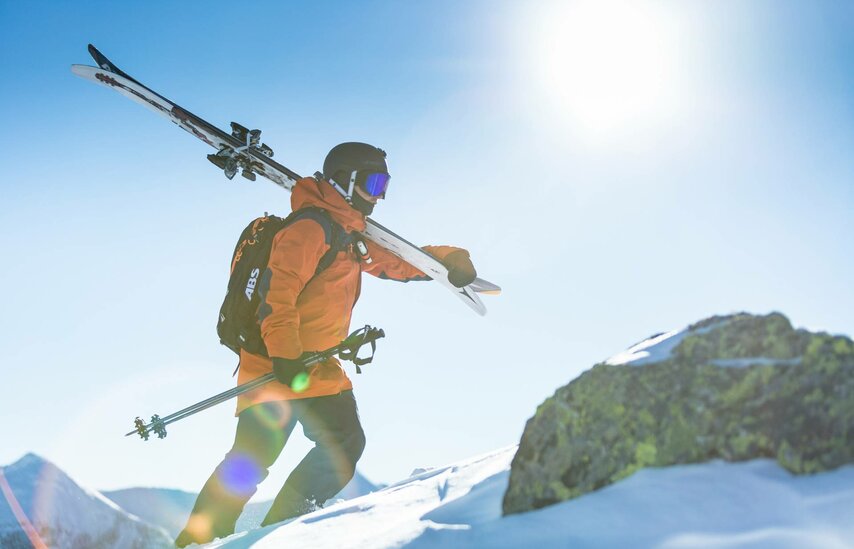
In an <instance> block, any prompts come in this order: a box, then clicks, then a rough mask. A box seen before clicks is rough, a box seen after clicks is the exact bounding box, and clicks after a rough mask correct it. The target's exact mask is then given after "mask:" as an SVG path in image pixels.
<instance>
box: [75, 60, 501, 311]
mask: <svg viewBox="0 0 854 549" xmlns="http://www.w3.org/2000/svg"><path fill="white" fill-rule="evenodd" d="M89 53H90V54H91V55H92V58H93V59H94V60H95V62H96V63H97V64H98V66H97V67H90V66H87V65H72V66H71V71H72V72H73V73H74V74H76V75H77V76H80V77H81V78H85V79H86V80H91V81H92V82H95V83H98V84H102V85H104V86H107V87H109V88H112V89H114V90H116V91H117V92H119V93H121V94H122V95H124V96H126V97H128V98H130V99H131V100H133V101H135V102H137V103H140V104H141V105H143V106H145V107H148V108H149V109H151V110H153V111H154V112H156V113H157V114H159V115H161V116H163V117H165V118H167V119H169V120H171V121H172V122H174V123H175V124H177V125H178V126H179V127H181V128H183V129H184V130H186V131H187V132H189V133H191V134H193V135H194V136H196V137H197V138H198V139H201V140H202V141H204V142H205V143H207V144H208V145H210V146H212V147H213V148H215V149H216V151H217V152H216V153H214V154H210V155H208V159H209V160H210V161H211V162H212V163H213V164H215V165H216V166H217V167H218V168H220V169H222V170H223V172H224V173H225V175H226V177H228V178H229V179H231V178H233V177H234V176H235V175H237V174H238V173H240V174H241V175H242V176H243V177H245V178H246V179H249V180H252V181H254V180H255V179H256V176H257V175H260V176H262V177H265V178H266V179H269V180H270V181H272V182H273V183H275V184H276V185H278V186H280V187H282V188H283V189H285V190H288V191H290V190H291V189H292V188H293V186H294V184H295V183H296V182H297V180H298V179H300V176H299V175H298V174H297V173H295V172H293V171H291V170H290V169H288V168H286V167H285V166H283V165H281V164H279V163H278V162H276V161H275V160H273V159H272V157H273V150H272V149H271V148H270V147H269V146H267V145H266V144H264V143H261V131H260V130H250V129H248V128H245V127H244V126H241V125H240V124H237V123H235V122H232V123H231V133H226V132H224V131H222V130H220V129H219V128H217V127H216V126H213V125H212V124H210V123H208V122H206V121H205V120H203V119H202V118H199V117H198V116H196V115H195V114H193V113H191V112H190V111H188V110H186V109H183V108H181V107H179V106H178V105H176V104H175V103H173V102H172V101H170V100H168V99H166V98H165V97H163V96H162V95H160V94H158V93H156V92H154V91H153V90H151V89H150V88H148V87H146V86H145V85H143V84H141V83H140V82H139V81H138V80H135V79H134V78H133V77H131V76H130V75H128V74H127V73H125V72H124V71H122V70H121V69H119V68H118V67H117V66H116V65H115V64H113V63H112V62H111V61H110V60H109V59H107V58H106V57H105V56H104V55H103V54H102V53H101V52H99V51H98V50H97V49H96V48H95V47H94V46H92V45H91V44H89ZM364 236H365V237H367V238H368V239H370V240H372V241H373V242H375V243H377V244H379V245H380V246H383V247H384V248H386V249H388V250H389V251H391V252H392V253H394V254H395V255H397V256H398V257H400V258H401V259H403V260H404V261H406V262H408V263H410V264H411V265H414V266H415V267H417V268H418V269H420V270H421V271H422V272H424V273H425V274H427V275H428V276H430V277H431V278H432V279H433V280H436V281H438V282H439V283H440V284H442V285H443V286H445V287H446V288H448V289H449V290H450V291H451V292H453V293H454V294H455V295H456V296H457V297H459V298H460V299H461V300H462V301H463V302H464V303H466V305H468V306H469V307H471V308H472V309H473V310H474V311H476V312H477V313H478V314H480V315H485V314H486V307H485V306H484V304H483V302H482V301H481V300H480V297H479V296H478V293H485V294H499V293H500V292H501V288H500V287H498V286H496V285H495V284H492V283H491V282H487V281H486V280H483V279H482V278H477V279H475V281H474V282H472V283H471V284H469V285H468V286H464V287H462V288H457V287H455V286H454V285H453V284H451V282H450V281H449V280H448V270H447V268H445V266H444V265H442V263H441V262H439V261H438V260H437V259H436V258H435V257H433V256H432V255H430V254H428V253H427V252H425V251H424V250H422V249H421V248H419V247H418V246H416V245H415V244H412V243H411V242H409V241H408V240H406V239H404V238H403V237H401V236H399V235H397V234H395V233H394V232H392V231H391V230H389V229H387V228H386V227H384V226H382V225H380V224H379V223H377V222H376V221H374V220H373V219H370V218H368V219H367V227H366V229H365V232H364Z"/></svg>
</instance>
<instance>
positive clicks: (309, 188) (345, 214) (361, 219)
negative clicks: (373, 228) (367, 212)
mask: <svg viewBox="0 0 854 549" xmlns="http://www.w3.org/2000/svg"><path fill="white" fill-rule="evenodd" d="M310 206H314V207H317V208H323V209H324V210H326V211H327V212H329V215H331V216H332V219H334V220H335V222H336V223H338V224H339V225H341V226H342V227H344V230H346V231H348V232H349V231H359V232H362V231H364V230H365V216H364V215H362V214H361V213H360V212H358V211H357V210H356V209H354V208H353V207H352V206H350V204H348V203H347V201H346V200H344V197H342V196H341V195H340V194H338V191H336V190H335V189H334V188H333V187H332V185H330V184H329V183H327V182H326V181H318V180H317V179H315V178H313V177H303V178H302V179H300V180H299V181H297V182H296V185H294V188H293V191H292V194H291V208H292V209H293V211H297V210H299V209H300V208H307V207H310Z"/></svg>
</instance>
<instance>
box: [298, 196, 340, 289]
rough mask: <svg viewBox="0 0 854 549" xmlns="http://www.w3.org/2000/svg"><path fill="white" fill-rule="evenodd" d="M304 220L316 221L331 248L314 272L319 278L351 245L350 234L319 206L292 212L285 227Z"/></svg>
mask: <svg viewBox="0 0 854 549" xmlns="http://www.w3.org/2000/svg"><path fill="white" fill-rule="evenodd" d="M302 219H311V220H313V221H316V222H317V223H318V224H319V225H320V226H321V227H322V228H323V235H324V238H325V241H326V244H327V245H328V246H329V250H327V251H326V253H325V254H323V256H322V257H321V258H320V261H319V262H318V264H317V269H316V270H315V271H314V275H315V276H317V275H319V274H320V273H321V272H322V271H323V270H325V269H326V268H327V267H329V266H330V265H332V262H333V261H335V257H336V256H337V255H338V252H340V251H341V250H343V249H344V248H345V247H346V246H347V245H348V244H349V239H348V238H347V237H348V234H347V233H346V232H345V231H344V227H342V226H341V225H339V224H338V223H336V222H335V221H334V220H333V219H332V216H331V215H329V212H327V211H326V210H324V209H323V208H318V207H317V206H309V207H306V208H300V209H299V210H296V211H295V212H292V213H291V214H290V215H289V216H288V217H287V222H286V225H285V226H287V225H290V224H292V223H295V222H297V221H300V220H302Z"/></svg>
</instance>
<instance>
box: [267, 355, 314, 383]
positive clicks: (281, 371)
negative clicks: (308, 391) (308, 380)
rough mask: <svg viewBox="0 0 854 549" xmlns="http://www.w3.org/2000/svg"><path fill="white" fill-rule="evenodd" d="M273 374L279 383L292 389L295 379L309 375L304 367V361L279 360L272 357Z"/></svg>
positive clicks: (294, 359)
mask: <svg viewBox="0 0 854 549" xmlns="http://www.w3.org/2000/svg"><path fill="white" fill-rule="evenodd" d="M272 361H273V373H274V374H275V375H276V379H277V380H278V381H279V383H284V384H285V385H287V386H288V387H290V386H291V385H292V384H293V382H294V378H295V377H297V376H298V375H299V374H304V373H307V370H306V367H305V366H303V365H302V361H300V360H299V359H297V358H279V357H277V356H274V357H272Z"/></svg>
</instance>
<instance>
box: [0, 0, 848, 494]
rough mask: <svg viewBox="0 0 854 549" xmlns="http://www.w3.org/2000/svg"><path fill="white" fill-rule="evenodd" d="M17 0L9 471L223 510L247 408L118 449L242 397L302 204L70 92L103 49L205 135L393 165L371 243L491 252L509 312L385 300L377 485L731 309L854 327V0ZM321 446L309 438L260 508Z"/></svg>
mask: <svg viewBox="0 0 854 549" xmlns="http://www.w3.org/2000/svg"><path fill="white" fill-rule="evenodd" d="M71 6H72V5H71V4H66V3H58V2H56V3H50V2H30V3H13V2H3V3H0V48H2V52H3V55H2V57H0V69H2V71H3V74H4V75H6V76H5V77H4V78H3V79H2V80H0V99H2V101H0V104H2V109H3V120H4V123H5V128H6V131H5V132H3V137H2V138H0V139H2V147H0V151H2V152H0V155H2V160H3V166H4V171H5V173H4V177H2V179H0V245H2V249H3V250H4V252H5V261H4V262H3V269H0V284H2V287H3V288H5V289H6V290H5V292H4V302H5V307H4V311H5V312H6V314H5V315H2V316H0V365H2V368H3V372H4V374H3V377H2V382H0V383H2V385H1V386H2V387H3V389H2V394H3V399H2V400H0V437H2V440H3V441H4V443H3V445H2V446H0V463H9V462H11V461H13V460H15V459H17V458H18V457H20V455H21V454H23V453H25V452H27V451H35V452H37V453H40V454H42V455H44V456H45V457H47V458H49V459H51V460H53V461H55V462H56V463H57V464H59V465H60V466H61V467H63V468H64V469H66V470H67V471H69V472H70V473H71V474H72V475H74V476H75V478H78V479H79V480H81V481H82V482H85V483H87V484H88V485H91V486H93V487H96V488H116V487H126V486H132V485H158V486H169V487H176V488H182V489H186V490H198V489H199V488H200V487H201V485H202V483H203V482H204V479H205V478H206V477H207V475H208V474H209V472H210V471H211V470H212V468H213V467H214V466H215V464H216V463H217V462H218V461H219V459H220V458H221V456H222V454H223V453H224V452H225V451H226V450H227V449H228V447H229V445H230V443H231V438H232V436H233V429H234V423H235V422H234V419H233V418H232V417H231V416H232V411H233V409H232V408H231V407H230V406H229V405H223V406H222V407H221V408H218V409H213V410H209V411H208V412H205V413H204V414H200V415H199V416H195V417H193V418H192V419H188V420H185V421H184V422H182V423H178V424H175V426H174V427H173V428H171V429H170V435H169V437H168V438H167V439H166V440H164V441H154V442H148V443H143V442H141V441H139V440H131V439H124V438H122V437H121V434H122V433H124V432H125V431H126V430H127V429H128V428H129V427H130V425H131V422H132V420H133V417H134V416H136V415H142V416H148V415H150V414H152V413H155V412H156V413H161V414H163V413H168V412H170V411H174V410H175V409H178V408H181V407H183V406H185V405H187V404H190V403H192V402H194V401H196V400H199V399H201V398H203V397H206V396H208V395H210V394H213V393H216V392H219V391H221V390H223V389H225V388H228V387H230V386H231V384H232V383H233V380H232V379H231V378H230V377H229V376H230V374H231V371H232V370H233V368H234V363H235V360H234V358H233V355H231V354H230V352H229V351H228V350H226V349H225V348H224V347H221V346H220V345H219V344H218V341H217V339H216V336H215V332H214V317H215V315H216V313H217V311H218V307H219V304H220V301H221V298H222V295H223V292H224V288H225V284H226V281H227V272H228V264H229V260H230V254H231V251H232V248H233V246H234V241H235V239H236V238H237V235H238V234H239V232H240V230H241V229H242V228H243V226H244V225H245V224H246V223H247V222H248V220H250V219H252V218H253V217H255V216H257V215H259V214H261V213H263V212H264V211H270V212H276V213H286V212H287V211H288V208H289V201H288V198H289V197H288V195H287V194H286V193H284V192H282V191H280V190H279V189H278V188H277V187H275V186H274V185H271V184H268V183H266V182H264V181H258V182H256V183H249V182H244V181H233V182H229V181H227V180H226V179H225V178H223V177H222V176H221V175H220V174H218V173H217V172H216V170H215V169H214V168H213V166H211V165H210V164H209V163H208V162H207V161H206V160H205V159H204V155H205V154H207V153H208V152H210V151H208V150H207V148H206V146H205V145H204V144H203V143H201V142H199V141H197V140H195V139H192V138H190V137H189V136H188V135H186V134H185V133H184V132H180V131H178V130H177V129H175V128H173V127H171V126H170V125H169V124H167V123H166V122H164V121H163V120H162V119H160V118H159V117H156V116H154V115H152V114H151V113H150V112H148V111H146V110H145V109H143V108H141V107H139V106H138V105H136V104H133V103H131V102H130V101H128V100H127V99H125V98H123V97H121V96H120V95H118V94H116V93H113V92H110V91H109V90H106V89H103V88H100V87H96V86H93V85H92V84H90V83H88V82H85V81H83V80H81V79H78V78H76V77H74V76H73V75H72V74H71V73H70V71H69V66H70V65H71V64H72V63H82V64H92V62H91V59H90V58H89V56H88V54H87V52H86V44H87V43H89V42H92V43H93V44H95V45H96V46H97V47H99V48H100V49H101V50H102V51H103V52H104V53H105V54H106V55H107V56H108V57H110V58H111V59H112V60H113V61H114V62H116V64H117V65H118V66H119V67H121V68H122V69H124V70H125V71H127V72H128V73H130V74H131V75H133V76H134V77H136V78H137V79H139V80H140V81H142V82H143V83H145V84H147V85H149V86H150V87H152V88H153V89H155V90H157V91H158V92H160V93H162V94H163V95H165V96H167V97H169V98H170V99H172V100H174V101H176V102H177V103H178V104H180V105H182V106H184V107H186V108H189V109H191V110H192V111H193V112H195V113H196V114H198V115H200V116H202V117H204V118H205V119H207V120H208V121H210V122H212V123H214V124H217V125H219V126H220V127H227V125H228V123H229V122H230V121H231V120H236V121H238V122H241V123H243V124H245V125H247V126H252V127H259V128H261V129H262V130H263V132H264V133H263V137H264V138H265V139H264V140H265V141H266V142H267V143H268V144H270V145H271V146H272V147H273V149H274V150H275V151H276V159H277V160H279V161H280V162H282V163H283V164H285V165H287V166H289V167H290V168H292V169H294V170H295V171H297V172H299V173H304V174H309V173H312V172H314V171H315V170H317V169H319V168H320V166H321V164H322V161H323V157H324V156H325V154H326V152H327V151H328V149H329V148H331V147H332V146H333V145H335V144H337V143H339V142H342V141H349V140H360V141H367V142H371V143H375V144H377V145H379V146H381V147H383V148H384V149H386V150H387V151H388V153H389V161H390V166H391V171H392V174H393V176H394V179H393V182H392V187H391V189H390V192H389V194H388V199H387V201H386V202H385V203H382V204H380V206H378V208H377V210H376V216H375V217H376V219H378V220H379V221H380V222H382V223H383V224H385V225H387V226H390V227H392V228H394V229H395V230H396V231H398V232H400V233H401V234H403V235H405V236H406V237H407V238H409V239H411V240H413V241H415V242H418V243H422V244H428V243H431V244H445V243H448V244H456V245H459V246H463V247H466V248H468V249H470V250H471V253H472V256H473V258H474V260H475V262H476V264H477V266H478V269H479V271H480V273H481V274H482V275H483V276H484V277H485V278H488V279H490V280H492V281H494V282H496V283H499V284H501V285H502V286H503V288H504V289H505V292H504V295H502V296H501V297H499V298H489V297H487V298H486V304H487V306H488V307H489V309H490V312H489V314H488V315H487V316H486V317H485V318H480V317H477V316H476V315H474V314H473V313H471V312H470V311H469V310H467V309H466V308H465V307H463V306H462V305H461V304H460V303H458V302H457V300H456V299H454V298H453V297H452V296H451V295H450V294H447V292H445V291H444V290H443V289H441V288H438V287H436V286H434V285H431V284H421V285H416V284H408V285H396V284H394V283H389V282H381V281H376V280H366V281H365V290H364V294H363V297H362V299H361V301H360V303H359V305H358V306H357V308H356V315H355V318H354V326H355V325H358V324H361V323H366V322H369V323H372V324H375V325H377V326H381V327H383V328H385V330H386V332H387V333H388V338H387V339H386V340H384V341H383V342H382V346H381V348H380V350H379V353H378V358H377V361H376V363H375V364H373V365H371V367H370V368H369V369H367V371H366V373H365V374H363V375H361V376H353V377H354V383H355V385H356V396H357V399H358V401H359V405H360V410H361V414H362V420H363V423H364V425H365V428H366V431H367V438H368V446H367V449H366V452H365V455H364V457H363V459H362V462H361V463H360V468H361V469H362V471H363V472H364V473H365V474H366V475H367V476H368V477H369V478H371V479H373V480H375V481H385V482H389V481H394V480H396V479H398V478H400V477H402V476H404V475H406V474H407V473H408V472H409V471H410V470H411V469H413V468H415V467H418V466H425V465H433V464H440V463H445V462H450V461H453V460H457V459H460V458H464V457H466V456H469V455H473V454H476V453H479V452H485V451H489V450H491V449H494V448H496V447H499V446H503V445H507V444H511V443H514V442H517V441H518V438H519V436H520V434H521V432H522V428H523V427H524V423H525V421H526V420H527V418H528V417H530V416H531V415H532V414H533V413H534V411H535V408H536V406H537V405H538V404H539V403H540V402H542V401H543V400H544V399H545V398H547V397H548V396H550V395H551V394H552V393H553V392H554V390H555V389H557V388H558V387H560V386H562V385H564V384H565V383H567V382H569V381H570V380H571V379H572V378H574V377H575V376H577V375H578V373H580V372H581V371H583V370H585V369H587V368H589V367H590V366H591V365H592V364H594V363H595V362H597V361H599V360H602V359H605V358H607V357H608V356H610V355H612V354H615V353H616V352H618V351H620V350H622V349H624V348H625V347H627V346H629V345H630V344H632V343H634V342H636V341H637V340H638V339H640V338H642V337H645V336H647V335H649V334H652V333H655V332H660V331H664V330H668V329H672V328H678V327H681V326H684V325H686V324H689V323H691V322H693V321H696V320H699V319H701V318H704V317H706V316H710V315H712V314H722V313H728V312H733V311H740V310H747V311H751V312H758V313H765V312H769V311H772V310H779V311H781V312H783V313H785V314H787V315H788V316H789V317H790V318H791V319H792V321H793V322H794V324H795V325H797V326H804V327H807V328H811V329H825V330H829V331H832V332H835V333H847V334H852V333H854V312H852V311H854V298H852V292H851V280H854V257H853V256H852V253H851V242H852V237H854V228H852V220H851V218H852V215H851V212H852V209H854V155H852V154H851V151H852V150H854V70H852V69H854V61H852V58H851V56H850V52H851V51H852V47H854V7H852V5H851V4H850V3H846V2H829V1H821V2H806V1H803V2H793V1H788V2H770V1H765V2H762V1H747V2H735V1H724V2H718V1H700V2H691V3H686V2H616V1H614V2H597V3H593V4H590V3H578V2H556V3H549V2H510V1H506V2H450V1H447V2H418V3H416V2H390V1H389V2H360V3H353V2H340V3H338V2H290V3H280V2H252V3H246V4H244V5H241V6H240V9H236V8H235V7H234V4H230V3H224V2H223V3H217V2H206V3H202V2H185V3H181V4H176V3H167V2H156V1H155V2H146V3H136V4H122V5H117V4H116V3H113V2H88V3H85V5H76V6H74V7H73V9H72V7H71ZM306 449H307V444H306V443H305V442H304V441H302V440H300V437H295V439H294V440H293V441H292V443H291V444H289V446H288V448H287V449H286V450H285V454H284V455H283V456H282V459H281V460H280V463H279V464H277V468H276V470H275V471H274V473H273V475H271V478H270V479H268V480H267V482H266V483H265V485H264V487H263V488H262V491H261V493H260V494H259V496H262V497H263V496H272V495H273V494H274V493H275V491H276V490H277V489H278V487H279V486H280V484H281V482H282V480H283V479H284V476H285V475H286V474H287V472H288V470H289V469H290V467H292V466H293V465H294V464H295V463H296V461H297V460H298V459H299V458H300V457H301V455H302V453H304V452H305V450H306Z"/></svg>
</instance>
